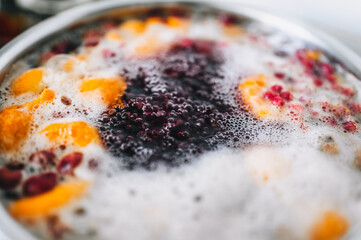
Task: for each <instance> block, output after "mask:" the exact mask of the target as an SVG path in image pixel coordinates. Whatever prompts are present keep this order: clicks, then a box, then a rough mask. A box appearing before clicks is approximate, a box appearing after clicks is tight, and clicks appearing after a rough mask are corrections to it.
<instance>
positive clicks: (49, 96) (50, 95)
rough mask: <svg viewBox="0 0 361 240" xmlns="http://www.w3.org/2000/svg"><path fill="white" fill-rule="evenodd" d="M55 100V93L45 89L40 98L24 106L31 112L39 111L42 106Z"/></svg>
mask: <svg viewBox="0 0 361 240" xmlns="http://www.w3.org/2000/svg"><path fill="white" fill-rule="evenodd" d="M54 98H55V92H54V91H53V90H50V89H44V91H43V92H42V93H41V94H40V96H39V97H37V98H35V99H34V100H33V101H31V102H29V103H26V104H25V105H24V106H26V107H28V108H29V110H34V109H37V108H38V107H39V106H40V105H41V104H45V103H48V102H51V101H52V100H53V99H54Z"/></svg>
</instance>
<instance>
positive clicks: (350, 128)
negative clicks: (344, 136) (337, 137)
mask: <svg viewBox="0 0 361 240" xmlns="http://www.w3.org/2000/svg"><path fill="white" fill-rule="evenodd" d="M343 128H344V129H345V130H346V131H347V132H356V130H357V127H356V124H355V123H354V122H352V121H348V122H345V123H344V124H343Z"/></svg>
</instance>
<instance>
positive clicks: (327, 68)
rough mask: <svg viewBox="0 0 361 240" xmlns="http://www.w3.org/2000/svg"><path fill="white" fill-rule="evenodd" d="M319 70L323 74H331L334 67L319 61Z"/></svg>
mask: <svg viewBox="0 0 361 240" xmlns="http://www.w3.org/2000/svg"><path fill="white" fill-rule="evenodd" d="M321 71H322V73H323V74H324V75H332V74H333V72H334V69H333V67H332V66H331V65H330V64H328V63H321Z"/></svg>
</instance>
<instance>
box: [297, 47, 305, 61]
mask: <svg viewBox="0 0 361 240" xmlns="http://www.w3.org/2000/svg"><path fill="white" fill-rule="evenodd" d="M296 57H297V58H298V60H300V61H303V60H304V59H306V58H307V56H306V52H305V50H303V49H299V50H297V51H296Z"/></svg>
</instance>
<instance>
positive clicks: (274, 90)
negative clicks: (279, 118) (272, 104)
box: [271, 84, 283, 93]
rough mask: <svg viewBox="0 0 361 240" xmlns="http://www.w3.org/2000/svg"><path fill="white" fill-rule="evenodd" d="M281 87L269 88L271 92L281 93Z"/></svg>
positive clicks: (276, 85)
mask: <svg viewBox="0 0 361 240" xmlns="http://www.w3.org/2000/svg"><path fill="white" fill-rule="evenodd" d="M282 89H283V87H282V86H281V85H278V84H275V85H273V86H272V87H271V90H272V91H273V92H275V93H281V91H282Z"/></svg>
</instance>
